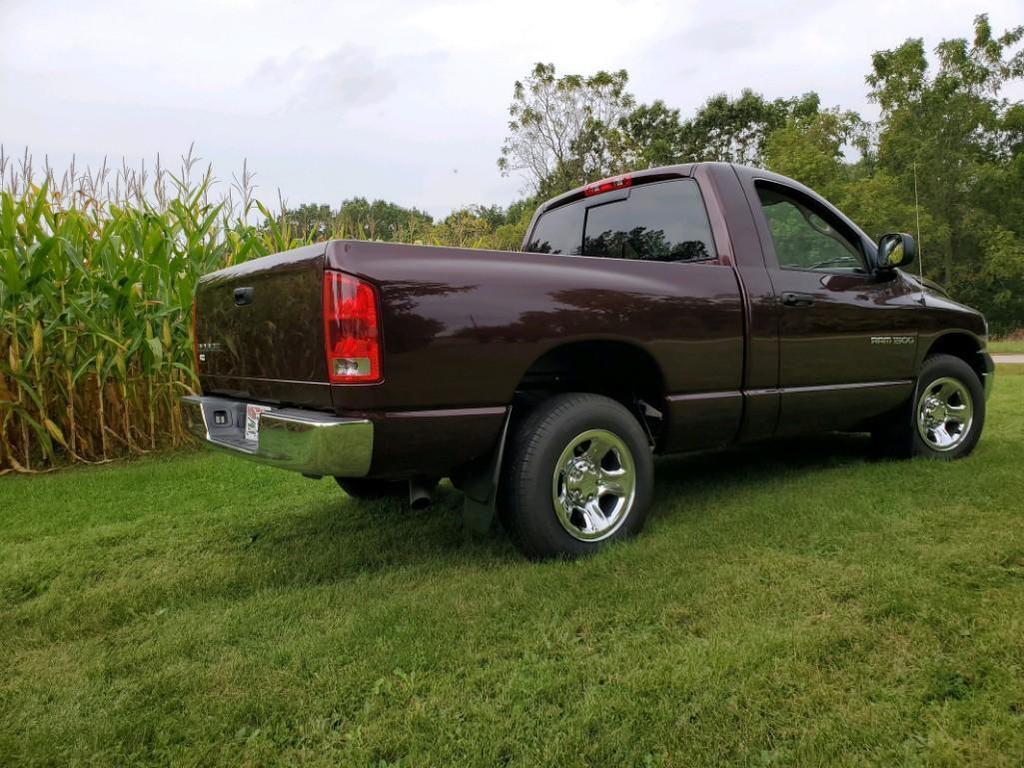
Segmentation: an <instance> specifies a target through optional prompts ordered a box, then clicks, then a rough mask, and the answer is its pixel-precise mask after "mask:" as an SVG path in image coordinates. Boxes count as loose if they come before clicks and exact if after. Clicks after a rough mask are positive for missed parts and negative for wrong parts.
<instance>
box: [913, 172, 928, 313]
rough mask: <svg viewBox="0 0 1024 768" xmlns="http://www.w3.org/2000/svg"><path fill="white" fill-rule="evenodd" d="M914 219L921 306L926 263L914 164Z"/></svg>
mask: <svg viewBox="0 0 1024 768" xmlns="http://www.w3.org/2000/svg"><path fill="white" fill-rule="evenodd" d="M914 219H915V220H916V221H917V276H918V280H919V282H920V283H921V304H924V303H925V302H924V261H923V259H922V255H923V254H922V251H921V206H920V205H918V202H917V163H914Z"/></svg>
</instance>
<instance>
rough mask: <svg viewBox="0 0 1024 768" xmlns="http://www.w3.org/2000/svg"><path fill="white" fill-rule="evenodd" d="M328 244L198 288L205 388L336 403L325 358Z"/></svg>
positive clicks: (223, 274) (284, 400) (217, 275)
mask: <svg viewBox="0 0 1024 768" xmlns="http://www.w3.org/2000/svg"><path fill="white" fill-rule="evenodd" d="M325 250H326V244H319V245H311V246H307V247H305V248H297V249H295V250H293V251H287V252H285V253H278V254H274V255H272V256H265V257H263V258H260V259H254V260H252V261H248V262H245V263H242V264H239V265H237V266H234V267H229V268H228V269H222V270H220V271H218V272H213V273H211V274H209V275H206V276H205V277H203V278H202V279H201V280H200V281H199V285H198V286H197V288H196V347H197V349H196V354H197V358H198V365H199V379H200V384H201V386H202V389H203V392H205V393H206V394H220V395H226V396H230V397H237V398H242V399H247V400H258V401H261V402H269V403H278V404H282V405H295V406H305V407H311V408H323V409H327V410H330V409H331V388H330V384H329V383H328V380H327V364H326V362H325V356H324V328H323V314H322V309H321V304H322V301H323V271H324V252H325Z"/></svg>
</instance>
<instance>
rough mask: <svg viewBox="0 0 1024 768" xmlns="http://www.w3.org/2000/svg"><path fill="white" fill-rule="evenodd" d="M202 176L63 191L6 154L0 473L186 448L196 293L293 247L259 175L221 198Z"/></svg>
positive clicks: (63, 184)
mask: <svg viewBox="0 0 1024 768" xmlns="http://www.w3.org/2000/svg"><path fill="white" fill-rule="evenodd" d="M198 163H199V161H198V158H196V157H195V156H194V155H193V154H192V153H191V151H190V152H189V154H188V155H186V156H185V157H184V158H182V163H181V168H180V170H179V171H178V172H177V173H173V172H171V171H169V170H167V169H165V168H164V167H162V166H161V165H160V163H159V160H158V162H157V165H156V167H155V169H154V170H153V171H152V172H151V173H149V172H147V170H146V168H145V167H144V166H143V167H141V168H138V169H132V168H128V167H125V166H122V167H121V168H119V169H116V170H113V169H109V168H108V167H106V165H104V166H102V167H100V168H98V169H95V170H89V169H87V170H86V171H85V172H83V173H78V171H77V170H76V169H75V167H74V165H72V167H71V168H69V169H68V171H67V172H65V173H64V174H63V175H62V176H60V177H58V176H57V175H56V174H55V173H54V172H53V171H52V169H50V168H49V167H48V166H46V167H44V169H43V170H42V172H41V173H39V174H38V175H37V174H36V173H35V171H34V169H33V167H32V159H31V157H30V156H28V155H27V154H26V155H25V156H24V157H23V158H20V159H18V160H13V159H12V158H10V157H8V156H6V155H3V154H2V150H0V180H2V184H0V321H2V322H0V427H2V429H0V472H9V471H12V470H13V471H16V472H36V471H40V470H44V469H48V468H51V467H54V466H57V465H59V464H61V463H64V462H66V461H69V460H70V461H77V462H102V461H107V460H109V459H112V458H115V457H120V456H127V455H132V454H140V453H145V452H148V451H152V450H154V449H156V448H160V447H163V446H176V445H179V444H181V443H182V442H183V441H184V440H186V433H185V431H184V429H183V424H182V419H181V416H180V413H179V411H178V407H177V400H178V398H179V397H180V396H181V395H182V394H185V393H187V392H189V391H191V390H192V389H193V388H194V387H195V378H194V373H193V371H192V352H191V327H190V324H191V312H190V308H191V302H192V295H193V291H194V288H195V284H196V280H197V278H198V277H199V276H200V275H202V274H204V273H206V272H209V271H211V270H215V269H219V268H221V267H225V266H228V265H231V264H235V263H237V262H239V261H243V260H245V259H249V258H253V257H256V256H261V255H264V254H266V253H271V252H274V251H278V250H284V249H286V248H289V247H292V246H293V245H295V244H296V243H294V242H293V241H292V238H291V237H290V236H289V234H288V228H287V226H284V227H283V228H282V227H281V226H278V225H277V224H276V223H275V220H274V218H273V217H272V216H270V214H269V213H268V212H267V210H266V209H265V208H264V207H263V206H262V205H261V204H260V203H258V202H256V201H255V200H254V199H253V194H252V193H253V184H252V175H251V174H250V173H249V172H248V170H247V169H245V168H243V172H242V176H241V178H238V177H235V178H234V181H233V183H231V184H230V185H223V184H220V183H218V182H217V181H216V180H215V179H214V177H213V175H212V171H211V169H210V168H209V167H206V168H205V170H203V169H201V168H200V167H199V164H198ZM225 187H226V188H225ZM221 188H225V191H224V192H223V193H222V194H221V195H220V196H219V197H218V196H217V190H218V189H221ZM257 214H261V215H262V219H263V220H264V221H266V222H267V225H265V226H261V227H256V226H254V225H252V224H250V223H249V219H250V218H252V217H253V216H254V215H257Z"/></svg>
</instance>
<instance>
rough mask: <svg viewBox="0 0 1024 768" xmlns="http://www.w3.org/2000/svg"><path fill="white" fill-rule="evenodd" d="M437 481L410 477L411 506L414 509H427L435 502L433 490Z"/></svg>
mask: <svg viewBox="0 0 1024 768" xmlns="http://www.w3.org/2000/svg"><path fill="white" fill-rule="evenodd" d="M435 485H437V482H436V481H431V480H428V479H427V478H422V477H413V478H410V479H409V506H410V507H412V508H413V509H426V508H427V507H429V506H430V505H431V504H432V503H433V500H434V499H433V494H432V491H433V489H434V486H435Z"/></svg>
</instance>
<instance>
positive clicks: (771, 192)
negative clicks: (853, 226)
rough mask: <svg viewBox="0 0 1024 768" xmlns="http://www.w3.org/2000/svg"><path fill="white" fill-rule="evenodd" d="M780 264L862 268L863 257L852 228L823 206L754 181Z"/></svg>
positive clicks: (792, 267) (795, 267) (808, 267)
mask: <svg viewBox="0 0 1024 768" xmlns="http://www.w3.org/2000/svg"><path fill="white" fill-rule="evenodd" d="M757 195H758V197H759V198H760V199H761V210H762V211H764V217H765V219H766V220H767V221H768V229H769V230H770V231H771V233H772V242H773V243H774V245H775V255H776V257H777V258H778V260H779V266H780V267H783V268H787V269H822V270H836V269H839V270H843V269H848V270H852V271H861V270H862V268H863V266H864V258H863V255H862V254H861V250H860V248H859V247H858V246H857V245H856V239H855V236H854V234H853V233H852V232H849V231H848V228H847V227H846V226H845V225H844V224H843V223H842V222H841V221H840V220H838V219H837V218H835V217H834V216H833V215H832V214H831V213H830V212H829V211H828V209H826V208H823V207H821V206H820V205H818V204H817V203H815V202H814V201H813V200H808V199H805V198H804V197H803V196H802V195H800V194H799V193H796V192H790V191H787V190H785V189H784V188H782V187H777V186H775V185H772V184H763V183H758V184H757Z"/></svg>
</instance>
